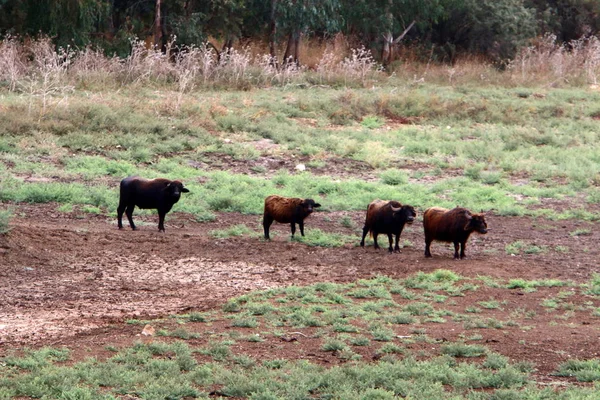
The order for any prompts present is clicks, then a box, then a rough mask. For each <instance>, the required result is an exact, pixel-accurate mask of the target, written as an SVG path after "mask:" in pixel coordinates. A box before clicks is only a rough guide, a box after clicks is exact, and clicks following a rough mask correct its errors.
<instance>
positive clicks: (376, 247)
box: [373, 231, 379, 249]
mask: <svg viewBox="0 0 600 400" xmlns="http://www.w3.org/2000/svg"><path fill="white" fill-rule="evenodd" d="M377 235H379V232H377V231H373V242H374V245H373V247H374V248H375V249H379V244H377Z"/></svg>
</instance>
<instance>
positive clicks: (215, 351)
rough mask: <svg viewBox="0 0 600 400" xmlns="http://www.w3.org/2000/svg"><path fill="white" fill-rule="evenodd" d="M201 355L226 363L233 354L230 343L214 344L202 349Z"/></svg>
mask: <svg viewBox="0 0 600 400" xmlns="http://www.w3.org/2000/svg"><path fill="white" fill-rule="evenodd" d="M200 353H202V354H205V355H207V356H210V357H212V359H213V360H215V361H224V360H226V359H227V358H228V357H229V355H230V354H231V349H230V348H229V344H228V343H213V344H211V345H210V346H209V347H208V348H205V349H200Z"/></svg>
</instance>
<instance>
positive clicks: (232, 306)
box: [222, 300, 242, 313]
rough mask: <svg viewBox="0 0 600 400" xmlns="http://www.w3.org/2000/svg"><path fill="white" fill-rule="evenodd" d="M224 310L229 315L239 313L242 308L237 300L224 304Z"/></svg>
mask: <svg viewBox="0 0 600 400" xmlns="http://www.w3.org/2000/svg"><path fill="white" fill-rule="evenodd" d="M222 309H223V311H225V312H227V313H236V312H239V311H240V310H241V309H242V307H241V306H240V303H239V302H238V301H237V300H228V301H227V303H225V304H223V307H222Z"/></svg>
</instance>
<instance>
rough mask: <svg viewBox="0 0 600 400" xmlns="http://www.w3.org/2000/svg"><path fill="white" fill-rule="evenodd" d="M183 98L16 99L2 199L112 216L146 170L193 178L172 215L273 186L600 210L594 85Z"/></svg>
mask: <svg viewBox="0 0 600 400" xmlns="http://www.w3.org/2000/svg"><path fill="white" fill-rule="evenodd" d="M176 96H177V93H175V92H169V91H166V90H152V89H150V88H143V89H140V90H133V89H131V90H130V89H127V88H125V89H123V90H119V91H117V92H113V91H111V92H98V91H95V92H87V91H83V90H81V91H76V92H75V93H73V94H72V95H70V96H68V97H65V98H61V99H55V104H54V103H53V104H52V106H51V107H50V106H46V108H45V109H44V110H42V105H41V104H40V100H39V99H37V98H28V97H27V96H19V95H16V94H4V95H3V97H2V102H1V106H2V109H3V112H2V113H1V114H0V161H1V162H0V172H2V175H3V179H2V181H1V183H0V189H1V190H0V200H1V201H3V202H7V203H10V202H34V203H36V202H57V203H59V204H64V205H71V206H77V207H83V208H84V209H85V210H86V211H87V212H93V213H103V214H107V215H111V216H114V213H115V209H116V203H117V197H118V196H116V188H117V186H118V181H119V180H120V179H122V178H123V177H125V176H127V175H129V174H134V173H135V174H139V175H142V176H147V177H154V176H165V177H169V178H177V179H182V180H183V181H184V183H186V185H188V186H189V187H190V188H191V189H192V194H191V195H190V196H189V197H188V199H189V200H188V201H185V202H181V203H179V204H177V205H176V207H175V210H177V211H183V212H188V213H191V214H193V215H195V216H196V218H197V219H198V220H199V221H202V220H207V219H212V218H214V214H213V212H215V211H237V212H242V213H252V214H258V213H260V212H261V211H262V202H263V199H264V197H266V196H267V195H269V194H272V193H279V194H282V195H290V196H302V197H313V198H315V199H318V201H319V202H321V203H322V204H323V206H324V210H326V211H333V210H362V209H364V207H365V206H366V204H368V203H369V202H370V201H371V200H372V199H373V198H376V197H379V198H393V199H396V200H398V201H400V202H402V203H407V204H411V205H413V206H415V207H417V208H419V209H421V210H423V209H425V208H427V207H429V206H433V205H439V206H447V207H451V206H454V205H456V204H460V205H462V206H465V207H469V208H473V209H477V210H493V212H495V213H497V214H499V215H508V216H511V215H530V216H543V217H546V218H550V219H563V218H579V219H585V220H590V221H594V220H597V219H598V213H597V210H598V207H597V204H598V203H599V202H600V191H599V190H598V183H599V182H600V159H599V156H598V152H597V148H598V141H599V140H600V139H599V138H598V134H597V131H598V128H599V126H600V121H599V120H598V117H599V116H600V109H599V108H598V102H599V100H600V93H598V92H596V91H591V90H584V89H555V90H544V89H539V90H534V89H528V88H497V87H488V88H481V87H479V88H476V87H468V86H464V87H453V86H447V87H441V86H429V85H425V84H423V85H414V86H413V85H408V86H386V87H374V88H371V89H343V90H339V89H329V88H310V89H299V88H296V89H279V88H273V89H272V90H254V91H252V90H251V91H248V92H202V93H194V94H186V95H184V96H183V98H181V99H180V100H179V101H178V102H177V107H175V103H176V101H175V98H176ZM265 160H267V161H268V160H271V161H272V162H273V164H268V163H266V161H265ZM277 163H280V164H281V165H284V167H283V168H282V167H278V166H277V165H278V164H277ZM297 164H302V165H303V166H304V167H305V170H304V171H296V170H295V169H294V167H295V166H296V165H297ZM273 165H275V166H273ZM236 166H237V167H236ZM67 207H68V206H67Z"/></svg>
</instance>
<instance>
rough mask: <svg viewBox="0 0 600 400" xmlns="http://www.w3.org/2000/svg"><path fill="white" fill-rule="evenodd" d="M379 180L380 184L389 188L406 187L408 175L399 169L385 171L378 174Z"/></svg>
mask: <svg viewBox="0 0 600 400" xmlns="http://www.w3.org/2000/svg"><path fill="white" fill-rule="evenodd" d="M379 178H380V179H381V182H382V183H384V184H386V185H390V186H398V185H406V184H407V183H408V175H407V174H406V172H404V171H401V170H399V169H388V170H385V171H383V172H382V173H381V174H379Z"/></svg>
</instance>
